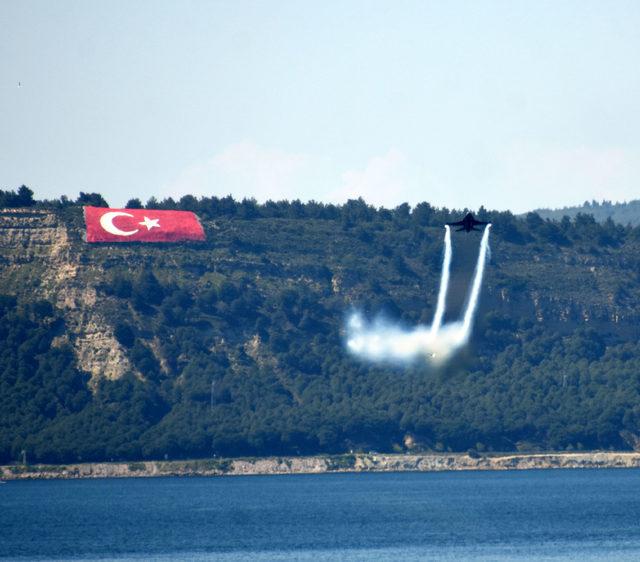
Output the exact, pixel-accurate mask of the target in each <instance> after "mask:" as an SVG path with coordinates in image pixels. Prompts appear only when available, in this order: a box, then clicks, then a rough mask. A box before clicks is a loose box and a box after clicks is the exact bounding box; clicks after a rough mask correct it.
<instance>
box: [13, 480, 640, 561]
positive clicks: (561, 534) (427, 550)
mask: <svg viewBox="0 0 640 562" xmlns="http://www.w3.org/2000/svg"><path fill="white" fill-rule="evenodd" d="M530 557H535V558H538V559H550V560H578V559H580V560H585V559H586V560H597V559H611V558H616V559H628V560H636V559H640V470H637V469H617V470H613V469H608V470H546V471H513V472H445V473H395V474H372V473H361V474H322V475H298V476H252V477H224V478H144V479H99V480H53V481H52V480H49V481H22V482H9V483H7V484H4V485H2V486H0V558H2V559H35V558H40V559H74V560H84V559H114V560H150V559H151V560H154V559H155V560H170V559H172V560H175V559H178V560H180V559H184V560H217V559H220V560H245V559H249V558H250V559H252V560H256V561H258V560H314V561H317V560H340V559H342V560H398V559H404V560H421V559H442V560H454V559H455V560H459V559H467V558H474V559H478V558H480V559H483V558H484V559H487V560H511V559H513V560H517V559H524V558H530Z"/></svg>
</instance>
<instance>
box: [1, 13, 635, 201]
mask: <svg viewBox="0 0 640 562" xmlns="http://www.w3.org/2000/svg"><path fill="white" fill-rule="evenodd" d="M638 29H640V3H639V2H636V1H630V2H624V1H612V2H605V1H600V2H590V1H588V0H581V1H569V0H565V1H557V0H556V1H553V2H545V1H538V2H525V1H523V2H518V1H491V2H490V1H486V2H481V1H467V2H456V1H450V2H443V1H439V2H429V1H426V0H423V1H415V2H414V1H402V0H400V1H395V2H390V1H385V2H377V1H373V0H371V1H356V0H352V1H350V0H341V1H331V0H323V1H322V2H311V1H307V0H297V1H287V0H278V1H274V0H269V1H266V0H265V1H259V2H258V1H245V0H233V1H232V0H229V1H225V2H219V1H218V2H216V1H213V0H209V1H206V2H189V1H180V2H178V1H174V2H162V1H159V0H154V1H127V2H121V1H116V0H110V1H109V2H105V1H101V2H97V1H78V2H72V1H65V0H60V1H56V2H50V1H42V2H39V1H38V2H36V1H32V0H20V1H12V0H2V1H1V2H0V189H16V188H17V187H19V186H20V185H22V184H26V185H28V186H29V187H31V189H33V190H34V192H35V195H36V197H38V198H54V197H59V196H60V195H63V194H65V195H67V196H69V197H73V198H75V197H77V195H78V192H79V191H85V192H99V193H101V194H102V195H103V196H104V197H105V198H106V199H107V201H108V202H109V203H110V204H111V206H114V207H118V206H123V205H124V204H125V202H126V201H127V200H128V199H130V198H132V197H138V198H140V199H142V200H143V201H146V200H147V199H148V198H149V197H151V196H155V197H158V198H164V197H168V196H173V197H180V196H182V195H184V194H194V195H207V196H210V195H217V196H225V195H227V194H232V195H233V196H234V197H235V198H238V199H242V198H244V197H255V198H256V199H257V200H259V201H265V200H267V199H274V200H277V199H301V200H303V201H306V200H310V199H315V200H317V201H324V202H335V203H340V202H344V201H346V200H347V199H349V198H357V197H363V198H364V199H365V200H366V201H367V202H369V203H371V204H374V205H376V206H385V207H395V206H397V205H399V204H401V203H403V202H409V203H410V204H412V205H415V204H416V203H418V202H420V201H428V202H430V203H432V204H434V205H437V206H446V207H449V208H451V207H454V208H463V207H467V208H471V209H477V208H478V207H479V206H481V205H484V206H485V207H486V208H489V209H499V210H504V209H510V210H512V211H514V212H524V211H528V210H531V209H534V208H539V207H551V208H555V207H562V206H565V205H573V204H580V203H582V202H584V201H585V200H592V199H596V200H602V199H607V200H612V201H628V200H632V199H637V198H640V111H638V107H637V104H638V102H637V100H639V99H640V64H639V63H638V55H639V54H640V33H638Z"/></svg>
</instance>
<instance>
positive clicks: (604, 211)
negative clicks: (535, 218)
mask: <svg viewBox="0 0 640 562" xmlns="http://www.w3.org/2000/svg"><path fill="white" fill-rule="evenodd" d="M536 213H538V214H539V215H540V216H541V217H542V218H544V219H552V220H556V221H560V220H562V217H564V216H567V217H569V218H575V217H576V215H578V214H579V213H582V214H585V215H592V216H593V218H595V219H596V221H598V222H605V221H607V220H608V219H611V220H612V221H613V222H616V223H618V224H623V225H627V224H630V225H631V226H638V225H640V199H634V200H633V201H629V202H628V203H612V202H611V201H602V203H599V202H598V201H591V202H589V201H585V202H584V204H583V205H576V206H574V207H563V208H562V209H537V210H536Z"/></svg>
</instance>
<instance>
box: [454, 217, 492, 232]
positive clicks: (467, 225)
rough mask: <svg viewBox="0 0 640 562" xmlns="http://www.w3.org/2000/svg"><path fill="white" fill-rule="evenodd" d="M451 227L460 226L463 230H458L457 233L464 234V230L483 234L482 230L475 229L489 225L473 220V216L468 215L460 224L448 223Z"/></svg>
mask: <svg viewBox="0 0 640 562" xmlns="http://www.w3.org/2000/svg"><path fill="white" fill-rule="evenodd" d="M447 224H448V225H449V226H459V227H461V228H457V229H456V232H462V231H463V230H465V231H467V232H471V231H472V230H477V231H478V232H481V231H482V229H481V228H475V227H476V226H478V225H485V224H489V223H488V222H483V221H477V220H476V219H474V218H473V215H472V214H471V213H467V214H466V216H465V217H464V218H463V219H462V220H461V221H458V222H448V223H447Z"/></svg>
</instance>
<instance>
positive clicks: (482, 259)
mask: <svg viewBox="0 0 640 562" xmlns="http://www.w3.org/2000/svg"><path fill="white" fill-rule="evenodd" d="M490 227H491V225H490V224H489V225H487V227H486V228H485V230H484V233H483V235H482V240H481V242H480V251H479V253H478V262H477V264H476V268H475V272H474V275H473V282H472V284H471V290H470V291H469V298H468V301H467V307H466V310H465V313H464V316H463V319H462V321H458V322H451V323H448V324H444V325H442V324H441V322H442V316H443V315H444V308H445V304H444V302H445V296H446V291H447V285H448V277H449V263H447V259H448V260H450V259H451V254H449V256H448V258H447V249H446V245H447V234H449V231H447V232H446V233H445V258H444V263H443V271H442V279H441V284H440V294H439V295H438V306H437V309H436V316H435V317H434V322H433V325H432V326H416V327H415V328H414V329H412V330H406V329H404V328H402V327H400V326H396V325H392V324H389V323H386V322H384V321H382V320H376V321H374V322H373V323H372V324H367V323H365V321H364V320H363V319H362V316H361V315H360V314H358V313H355V314H353V315H352V316H351V317H350V318H349V321H348V323H347V328H346V331H347V349H349V351H350V352H351V353H353V354H354V355H357V356H360V357H364V358H365V359H369V360H372V361H387V362H407V361H412V360H414V359H416V358H417V357H420V356H423V357H425V358H427V359H428V360H430V361H431V362H432V363H436V364H438V363H443V362H444V361H446V360H447V359H449V358H450V357H451V355H453V353H455V352H456V351H457V350H458V349H460V348H461V347H462V346H463V345H464V344H466V343H467V341H468V340H469V336H470V335H471V327H472V324H473V319H474V316H475V312H476V309H477V307H478V298H479V296H480V288H481V287H482V277H483V275H484V268H485V263H486V259H487V253H488V251H489V229H490ZM450 241H451V240H450V238H449V243H450ZM449 250H450V248H449ZM445 272H446V273H445ZM434 326H436V327H435V328H434Z"/></svg>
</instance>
